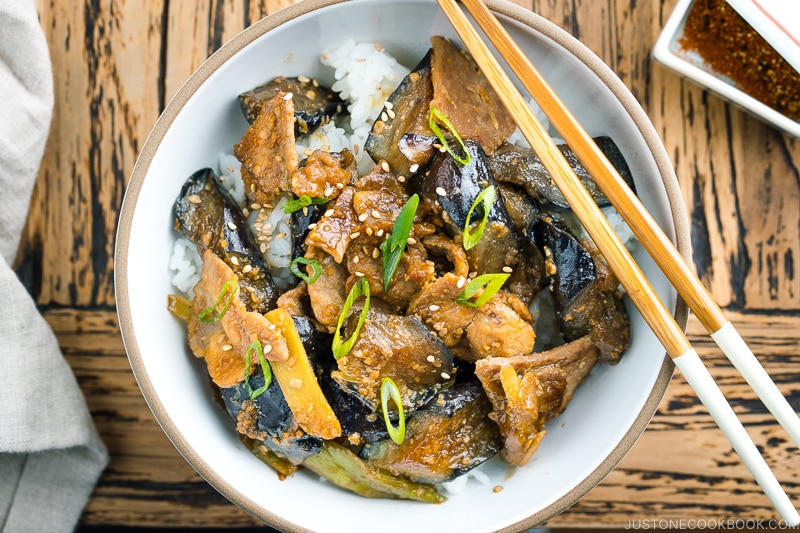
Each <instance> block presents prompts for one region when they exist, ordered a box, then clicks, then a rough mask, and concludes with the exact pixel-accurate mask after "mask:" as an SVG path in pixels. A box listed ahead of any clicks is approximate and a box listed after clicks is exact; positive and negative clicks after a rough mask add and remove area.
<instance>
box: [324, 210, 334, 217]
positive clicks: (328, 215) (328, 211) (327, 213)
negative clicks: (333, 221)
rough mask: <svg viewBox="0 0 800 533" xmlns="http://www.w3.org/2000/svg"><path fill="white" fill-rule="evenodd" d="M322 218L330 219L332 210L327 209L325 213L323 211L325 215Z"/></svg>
mask: <svg viewBox="0 0 800 533" xmlns="http://www.w3.org/2000/svg"><path fill="white" fill-rule="evenodd" d="M323 216H326V217H332V216H333V209H328V210H327V211H325V214H324V215H323Z"/></svg>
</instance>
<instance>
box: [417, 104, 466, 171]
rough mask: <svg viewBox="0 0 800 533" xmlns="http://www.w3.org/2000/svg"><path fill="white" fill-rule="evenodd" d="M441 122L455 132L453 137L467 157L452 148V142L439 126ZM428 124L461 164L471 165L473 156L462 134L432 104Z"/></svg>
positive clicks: (451, 131)
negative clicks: (449, 141)
mask: <svg viewBox="0 0 800 533" xmlns="http://www.w3.org/2000/svg"><path fill="white" fill-rule="evenodd" d="M439 122H441V123H442V124H443V125H444V127H445V128H447V130H448V131H449V132H450V133H452V134H453V137H455V138H456V140H457V141H458V144H460V145H461V148H462V149H463V150H464V153H465V154H466V157H461V156H460V155H458V154H456V153H455V152H454V151H453V149H452V148H450V144H449V143H448V142H447V139H446V138H445V136H444V133H442V130H441V129H440V128H439V124H438V123H439ZM428 126H429V127H430V129H431V131H433V133H434V135H436V137H437V138H438V139H439V142H440V143H442V146H444V149H445V150H447V152H448V153H449V154H450V155H451V156H453V159H455V160H456V161H457V162H458V163H459V164H460V165H462V166H463V165H469V163H470V161H472V156H470V155H469V152H468V151H467V147H466V146H465V145H464V141H463V140H462V139H461V135H459V134H458V132H457V131H456V129H455V127H453V124H452V123H451V122H450V121H449V120H448V119H447V117H446V116H444V113H442V112H441V111H439V108H437V107H436V106H433V105H432V106H431V112H430V114H429V115H428Z"/></svg>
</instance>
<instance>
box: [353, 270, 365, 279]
mask: <svg viewBox="0 0 800 533" xmlns="http://www.w3.org/2000/svg"><path fill="white" fill-rule="evenodd" d="M353 274H355V275H356V277H359V278H363V277H364V273H363V272H361V271H360V270H356V271H355V272H353Z"/></svg>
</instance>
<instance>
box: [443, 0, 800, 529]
mask: <svg viewBox="0 0 800 533" xmlns="http://www.w3.org/2000/svg"><path fill="white" fill-rule="evenodd" d="M437 1H438V2H439V5H440V7H441V8H442V10H443V11H444V13H445V15H446V16H447V18H448V19H449V20H450V22H451V23H452V25H453V27H454V28H455V30H456V32H457V33H458V35H459V36H460V37H461V40H462V41H463V42H464V44H465V46H466V48H467V49H468V50H469V51H470V53H471V54H472V56H473V58H474V59H475V61H476V63H477V64H478V66H479V67H480V68H481V70H482V71H483V73H484V75H485V76H486V77H487V79H488V80H489V81H490V83H491V84H492V86H493V87H494V89H495V91H496V92H497V94H498V96H499V97H500V99H501V100H502V101H503V103H504V104H505V106H506V108H507V109H508V110H509V112H510V113H511V115H512V116H513V117H514V118H515V120H516V122H517V125H518V126H519V128H520V131H521V132H522V133H523V135H524V136H525V138H526V139H527V140H528V142H529V143H530V145H531V148H533V150H534V152H536V154H537V155H538V156H539V159H540V160H541V161H542V164H543V165H544V167H545V168H546V169H547V171H548V172H549V173H550V175H551V176H552V178H553V181H554V182H555V183H556V185H557V186H558V188H559V189H560V190H561V192H562V193H563V194H564V196H565V198H566V199H567V201H568V202H569V204H570V206H571V207H572V210H573V212H574V213H575V214H576V215H577V216H578V218H579V219H580V221H581V223H582V224H583V225H584V227H585V228H586V231H587V232H588V233H589V235H590V236H591V237H592V239H593V240H594V242H595V244H596V245H597V247H598V249H599V250H600V252H601V253H602V254H603V256H604V257H605V259H606V260H607V262H608V264H609V266H610V267H611V268H612V270H613V271H614V273H615V274H616V275H617V277H618V278H619V280H620V283H621V284H622V286H623V287H624V288H625V291H626V292H627V294H628V296H629V297H630V298H631V301H632V302H633V303H634V305H636V307H637V308H638V309H639V311H640V313H641V314H642V316H643V317H644V319H645V320H646V321H647V323H648V325H649V326H650V328H651V329H652V330H653V332H654V333H655V335H656V337H657V338H658V340H659V341H660V342H661V343H662V344H663V345H664V348H665V349H666V350H667V353H668V354H669V356H670V357H671V358H672V360H673V362H674V363H675V366H677V367H678V368H679V369H680V371H681V373H682V374H683V375H684V377H685V378H686V381H687V382H688V383H689V385H690V386H691V387H692V389H694V391H695V393H696V394H697V396H698V398H700V400H701V401H702V403H703V405H705V406H706V409H708V411H709V413H710V414H711V416H712V417H713V418H714V420H715V421H716V422H717V424H718V425H719V427H720V429H722V431H723V432H724V433H725V436H726V437H727V438H728V440H729V441H730V442H731V444H732V445H733V448H734V450H736V452H737V453H738V454H739V456H740V457H741V458H742V461H743V462H744V463H745V465H746V466H747V468H748V469H749V470H750V472H751V474H752V475H753V477H754V478H755V480H756V482H758V484H759V485H760V486H761V488H762V490H763V491H764V493H765V494H766V495H767V497H768V498H769V500H770V501H771V502H772V504H773V506H774V507H775V509H776V510H777V511H778V513H779V514H780V515H781V518H782V519H783V520H785V521H786V522H787V523H788V524H790V525H793V526H794V525H798V524H800V514H798V512H797V510H796V509H795V507H794V505H793V504H792V502H791V500H790V499H789V497H788V496H787V495H786V493H785V492H784V491H783V489H782V487H781V486H780V483H779V482H778V480H777V479H776V478H775V476H774V474H773V473H772V471H771V470H770V469H769V466H768V465H767V464H766V461H764V458H763V457H762V456H761V454H760V453H759V451H758V449H757V448H756V446H755V444H754V443H753V441H752V440H750V437H749V435H748V434H747V431H746V430H745V429H744V426H742V423H741V422H740V421H739V419H738V418H737V417H736V414H735V413H734V411H733V409H732V408H731V406H730V405H729V404H728V402H727V400H726V399H725V397H724V396H723V394H722V392H721V391H720V390H719V388H718V387H717V385H716V383H715V382H714V379H713V378H712V377H711V374H710V373H709V372H708V370H707V369H706V367H705V365H704V364H703V362H702V361H701V360H700V357H699V356H698V355H697V352H696V351H695V349H694V348H693V347H692V345H691V344H690V343H689V340H688V339H687V338H686V336H685V335H684V333H683V330H682V329H681V328H680V327H679V326H678V324H677V323H676V322H675V320H674V318H673V317H672V315H671V314H670V313H669V312H668V311H667V309H666V307H665V306H664V303H663V302H662V301H661V299H660V298H659V296H658V294H657V293H656V292H655V290H654V289H653V287H652V286H651V285H650V283H649V281H648V280H647V278H646V277H645V276H644V274H643V273H642V271H641V270H640V269H639V266H638V265H637V264H636V263H635V262H634V260H633V257H632V256H631V255H630V253H629V252H628V250H627V249H626V248H625V246H624V245H623V244H622V242H621V241H620V240H619V238H618V237H617V235H616V233H615V232H614V230H613V229H612V227H611V225H610V224H609V223H608V221H607V220H606V218H605V217H604V216H603V214H602V212H601V211H600V209H599V208H598V207H597V205H596V204H595V203H594V201H593V200H592V198H591V196H590V195H589V193H588V191H587V190H586V189H585V188H584V187H583V186H582V184H581V182H580V180H579V179H578V178H577V176H576V175H575V173H574V172H573V171H572V169H571V167H570V166H569V164H568V163H567V161H566V160H565V159H564V156H563V155H562V154H561V152H560V151H559V150H558V148H557V147H556V145H555V143H554V142H553V140H552V139H551V138H550V136H549V134H548V133H547V131H546V130H545V128H544V126H543V125H542V124H541V122H539V120H538V119H537V118H536V116H535V115H534V114H533V113H532V112H531V110H530V108H529V107H528V105H527V103H526V102H525V100H524V98H523V97H522V95H521V94H520V93H519V92H518V91H517V89H516V87H515V86H514V84H513V83H512V81H511V79H510V78H509V77H508V75H507V74H506V72H505V71H504V70H503V68H502V67H501V66H500V64H499V63H498V61H497V59H496V58H495V57H494V56H493V55H492V53H491V51H490V50H489V48H488V46H487V45H486V43H484V42H483V40H482V38H481V36H480V35H479V34H478V32H477V31H476V30H475V28H473V26H472V25H471V23H470V21H469V19H468V17H467V16H466V14H465V13H464V12H463V11H462V10H461V9H460V7H459V6H458V4H457V2H456V0H437ZM462 3H463V4H464V5H465V6H466V7H467V9H468V10H469V12H470V14H471V15H472V17H473V19H474V20H475V22H476V23H477V24H478V26H480V27H481V29H482V30H483V32H484V33H485V35H486V36H487V37H488V38H489V40H490V41H491V42H492V44H494V46H495V47H496V49H497V50H498V51H499V52H500V55H502V57H503V58H504V59H505V60H506V62H507V64H508V65H509V66H510V67H511V69H512V70H513V71H514V72H515V73H516V75H517V76H518V77H519V79H520V81H521V82H522V84H523V85H524V86H525V88H526V89H527V90H528V92H530V94H531V96H532V97H533V98H534V100H535V101H536V102H537V104H538V105H539V107H540V108H541V109H542V111H544V113H545V114H546V115H547V117H548V118H549V119H550V121H551V123H552V124H553V125H554V126H555V128H556V129H557V130H558V132H559V133H560V134H561V136H562V137H563V138H564V140H565V141H566V142H567V144H568V145H569V146H570V148H571V149H572V151H573V152H574V153H575V154H576V155H577V156H578V159H579V160H580V161H581V163H583V165H584V167H586V169H587V170H588V171H589V173H590V174H591V175H592V177H593V178H594V180H595V182H596V183H597V184H598V186H599V187H600V188H601V190H602V191H603V193H604V194H605V195H606V197H607V198H608V199H609V201H610V202H611V203H612V205H614V207H615V208H616V209H617V212H618V213H619V214H620V215H621V216H622V217H623V219H624V220H625V221H626V222H627V223H628V225H629V226H630V228H631V230H632V231H633V232H634V234H635V235H636V237H637V238H638V239H639V241H640V242H641V243H642V245H643V246H644V247H645V249H646V250H647V251H648V253H649V254H650V255H651V256H652V257H653V259H654V260H655V262H656V263H657V264H658V266H659V267H660V268H661V270H662V271H663V272H664V274H665V275H666V276H667V278H668V279H669V281H670V282H671V283H672V285H673V286H674V287H675V288H676V290H677V291H678V294H679V295H680V296H681V297H682V298H683V300H684V301H685V302H686V304H687V305H688V307H689V308H690V309H691V310H692V312H694V314H695V315H696V316H697V317H698V319H699V320H700V322H701V323H702V324H703V326H704V327H705V328H706V330H707V331H708V332H709V333H710V335H711V337H712V339H713V340H714V341H715V342H716V343H717V344H718V345H719V347H720V348H721V349H722V351H723V352H724V353H725V355H726V356H727V357H728V358H729V359H730V361H731V362H732V363H733V365H734V367H735V368H736V369H737V370H738V371H739V373H740V374H742V376H743V377H744V378H745V380H746V381H747V383H748V384H749V385H750V386H751V387H752V388H753V390H754V391H755V392H756V394H757V395H758V396H759V398H761V400H762V402H764V404H765V405H766V406H767V408H768V409H769V410H770V412H771V413H772V414H773V416H775V418H776V419H777V420H778V422H779V423H780V424H781V425H782V426H783V427H784V429H785V430H786V432H787V433H788V434H789V436H790V437H791V438H792V440H793V441H794V443H795V444H797V445H798V446H800V418H798V416H797V414H796V413H795V412H794V410H793V409H792V407H791V406H790V405H789V403H788V402H787V401H786V398H784V396H783V395H782V394H781V392H780V391H779V390H778V388H777V386H776V385H775V383H774V382H773V381H772V380H771V379H770V377H769V375H768V374H767V372H766V371H765V370H764V368H763V367H762V366H761V364H760V363H759V361H758V359H757V358H756V357H755V355H753V352H752V351H751V350H750V348H749V347H748V346H747V344H746V343H745V342H744V340H743V339H742V337H741V335H739V333H738V331H736V328H735V327H734V326H733V325H732V324H731V322H730V321H729V320H728V319H727V318H726V317H725V315H724V313H723V312H722V310H721V309H720V307H719V306H718V305H717V304H716V302H714V300H713V298H712V297H711V295H709V294H708V292H707V291H706V289H705V287H704V286H703V284H702V282H701V281H700V280H699V279H698V277H697V276H696V275H695V273H694V271H693V270H692V269H691V267H690V266H689V264H688V263H687V262H686V261H685V260H684V259H683V257H682V256H681V255H680V253H679V252H678V251H677V250H676V249H675V247H674V246H673V245H672V242H671V241H670V240H669V239H668V238H667V236H666V235H665V234H664V232H663V231H662V230H661V228H660V227H659V226H658V224H657V223H656V221H655V220H654V219H653V218H652V216H651V215H650V214H649V213H648V212H647V210H646V209H645V207H644V206H643V205H642V203H641V202H640V201H639V199H638V198H637V197H636V195H635V194H634V193H633V191H631V189H630V188H629V187H628V186H627V184H625V182H624V180H623V179H622V178H621V177H620V175H619V173H618V172H617V171H616V169H615V168H614V166H613V165H612V164H611V163H610V162H609V161H608V159H607V158H606V157H605V155H604V154H603V152H602V151H601V150H600V149H599V148H598V147H597V145H596V144H595V143H594V141H593V140H592V138H591V136H589V134H588V133H587V132H586V131H585V130H584V129H583V128H582V127H581V125H580V123H579V122H578V121H577V119H576V118H575V117H574V116H573V115H572V114H571V113H570V111H569V110H568V109H567V107H566V106H565V105H564V103H563V102H562V101H561V100H560V99H559V98H558V96H557V95H556V94H555V92H554V91H553V89H552V88H551V87H550V86H549V85H548V84H547V82H546V81H545V80H544V78H543V77H542V76H541V74H540V73H539V72H538V71H537V69H536V68H535V67H534V65H533V64H532V63H531V62H530V60H529V59H528V58H527V56H525V54H524V53H523V52H522V50H521V49H520V48H519V46H518V45H517V44H516V43H515V42H514V40H513V39H512V37H511V36H510V35H509V34H508V32H507V31H506V30H505V28H503V26H502V25H501V24H500V22H499V21H498V20H497V18H495V16H494V14H492V12H491V11H490V10H489V8H488V7H487V6H486V4H485V3H484V2H483V0H462Z"/></svg>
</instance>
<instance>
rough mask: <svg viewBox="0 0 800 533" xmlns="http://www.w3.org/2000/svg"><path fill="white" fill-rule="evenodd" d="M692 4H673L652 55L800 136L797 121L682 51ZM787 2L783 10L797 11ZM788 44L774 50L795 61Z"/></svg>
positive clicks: (688, 0) (684, 0) (799, 52)
mask: <svg viewBox="0 0 800 533" xmlns="http://www.w3.org/2000/svg"><path fill="white" fill-rule="evenodd" d="M693 3H694V1H693V0H680V1H679V2H678V3H677V5H676V6H675V8H674V9H673V11H672V13H671V14H670V17H669V19H668V20H667V23H666V24H665V25H664V28H663V29H662V30H661V34H660V35H659V37H658V40H657V41H656V44H655V46H654V47H653V58H654V59H655V60H656V61H658V62H659V63H661V64H663V65H664V66H666V67H668V68H669V69H671V70H673V71H675V72H677V73H678V74H680V75H682V76H684V77H686V78H687V79H690V80H692V81H693V82H694V83H697V84H698V85H700V86H702V87H706V88H708V89H710V90H711V91H713V92H715V93H716V94H717V95H719V96H720V97H722V98H723V99H725V100H727V101H728V102H731V103H732V104H734V105H736V106H738V107H740V108H741V109H744V110H745V111H747V112H749V113H751V114H752V115H755V116H757V117H759V118H760V119H762V120H763V121H765V122H767V123H769V124H771V125H773V126H775V127H776V128H779V129H781V130H783V131H784V132H786V133H789V134H791V135H794V136H795V137H800V122H799V121H797V120H793V119H791V118H789V117H787V116H786V115H784V114H783V113H780V112H778V111H776V110H774V109H772V108H771V107H769V106H768V105H766V104H764V103H762V102H759V101H758V100H756V99H755V98H753V97H752V96H750V95H749V94H747V93H746V92H744V91H742V90H741V89H739V88H738V87H736V85H735V84H734V82H733V80H731V79H730V78H728V77H727V76H724V75H722V74H719V73H717V72H715V71H714V70H713V69H712V68H711V67H710V66H709V65H708V64H707V63H706V62H705V61H703V58H702V57H700V55H699V54H698V53H697V52H693V51H689V50H685V49H684V48H683V47H681V45H680V40H681V38H682V37H683V29H684V27H685V25H686V18H687V17H688V16H689V11H690V10H691V7H692V5H693ZM787 4H792V6H793V7H788V6H787V9H794V10H795V11H796V10H797V4H794V3H787ZM787 41H789V43H790V44H794V43H793V42H792V41H791V40H789V39H787ZM775 44H777V41H776V42H775V43H773V45H775ZM788 46H789V45H786V47H783V48H779V49H778V50H779V51H780V52H781V53H782V54H784V57H786V58H787V60H789V59H790V58H791V60H792V61H798V56H800V48H798V47H797V46H796V44H795V45H794V47H793V48H792V49H789V48H788Z"/></svg>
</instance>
